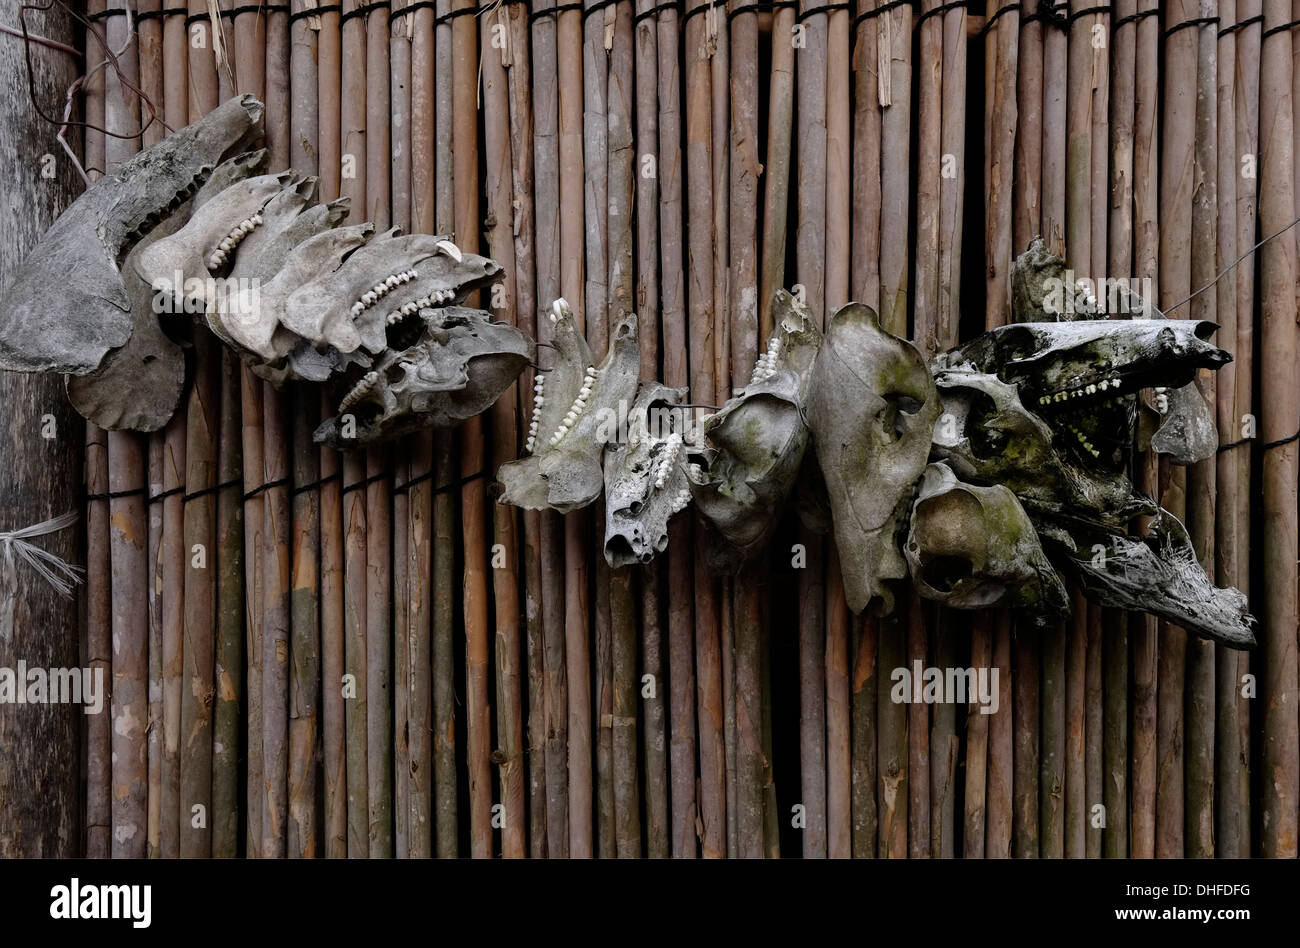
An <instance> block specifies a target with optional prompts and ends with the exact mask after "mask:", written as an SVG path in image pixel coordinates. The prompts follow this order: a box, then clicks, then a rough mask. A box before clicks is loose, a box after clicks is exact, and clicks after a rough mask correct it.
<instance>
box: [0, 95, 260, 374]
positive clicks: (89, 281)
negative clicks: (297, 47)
mask: <svg viewBox="0 0 1300 948" xmlns="http://www.w3.org/2000/svg"><path fill="white" fill-rule="evenodd" d="M263 112H264V109H263V107H262V104H261V103H260V102H258V101H257V100H256V99H255V98H253V97H252V96H247V95H246V96H239V97H236V98H233V99H230V100H229V101H227V102H226V103H225V104H224V105H222V106H220V107H219V108H217V109H215V110H214V111H212V112H210V113H209V114H208V115H207V116H206V117H204V118H203V119H201V120H199V121H198V122H195V123H194V124H192V125H189V126H187V127H186V128H184V129H181V130H180V131H178V132H176V133H175V134H172V135H169V136H167V137H166V138H165V139H163V140H162V141H161V142H159V143H158V144H156V145H154V146H152V147H151V148H148V149H146V150H144V151H142V152H140V153H139V154H137V155H135V156H134V157H132V158H130V159H129V160H127V161H124V162H122V164H120V165H118V166H117V167H116V168H115V169H114V170H113V171H112V172H110V173H109V174H107V175H105V176H104V177H102V178H100V179H99V180H98V181H96V182H95V183H94V184H93V185H91V186H90V187H89V188H87V189H86V191H85V193H84V194H82V195H81V197H79V198H77V200H76V201H74V202H73V203H72V204H71V205H70V206H69V207H68V209H67V210H65V211H64V212H63V213H62V214H61V215H59V217H58V219H57V220H56V221H55V222H54V224H53V225H51V227H50V229H49V230H48V231H46V233H45V236H44V237H42V238H41V240H40V241H39V242H38V243H37V245H36V246H35V247H34V248H33V249H32V251H31V253H30V254H29V255H28V257H27V259H26V261H24V263H23V265H22V267H21V268H20V269H19V270H18V272H17V274H16V275H15V276H14V279H13V281H12V282H11V283H10V284H9V286H8V288H7V289H6V290H5V293H4V297H3V299H2V300H0V312H3V313H4V319H3V320H0V369H13V370H16V371H21V372H63V373H68V374H72V375H83V374H85V373H87V372H90V371H93V370H94V369H96V368H97V367H99V365H100V364H101V363H102V362H103V361H104V357H105V356H106V355H107V354H108V352H109V350H111V349H116V348H119V347H121V346H123V345H125V344H126V343H127V342H128V341H129V339H130V337H131V332H132V327H133V322H132V316H131V310H132V297H131V294H130V291H129V290H128V288H127V286H126V285H125V283H124V281H123V278H122V276H123V275H122V269H121V268H122V263H123V261H124V260H125V258H126V256H127V254H128V253H130V251H131V249H132V248H133V247H134V246H135V245H136V244H137V243H139V241H140V239H141V238H142V237H144V236H145V235H146V234H147V233H149V232H150V231H151V230H153V229H154V228H155V227H156V226H157V225H158V223H159V222H160V221H162V220H163V219H165V218H167V217H168V216H170V215H171V214H173V213H174V212H175V211H177V209H178V208H180V207H181V205H182V204H183V203H185V202H186V201H188V200H189V198H190V197H192V196H193V194H194V193H195V191H197V190H198V188H199V186H200V185H202V184H203V182H204V181H206V180H207V179H208V177H209V176H210V175H211V174H212V172H213V169H214V168H216V166H217V165H219V164H220V163H221V162H222V160H223V159H225V158H227V157H229V156H230V155H234V154H238V153H240V152H243V151H245V150H247V148H248V145H249V144H250V143H251V142H253V141H254V140H256V139H257V138H258V137H259V136H260V135H261V130H262V117H263ZM52 287H57V290H58V297H57V299H56V300H52V299H51V295H52V294H51V288H52ZM52 313H55V314H56V315H57V318H51V314H52Z"/></svg>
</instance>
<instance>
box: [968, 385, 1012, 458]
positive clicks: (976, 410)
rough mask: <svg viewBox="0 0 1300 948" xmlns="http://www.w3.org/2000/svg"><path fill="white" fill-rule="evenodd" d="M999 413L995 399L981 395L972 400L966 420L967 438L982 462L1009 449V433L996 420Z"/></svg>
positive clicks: (972, 450) (972, 449)
mask: <svg viewBox="0 0 1300 948" xmlns="http://www.w3.org/2000/svg"><path fill="white" fill-rule="evenodd" d="M997 413H998V409H997V405H996V404H994V402H993V399H992V398H990V397H989V396H988V395H985V394H984V393H982V392H981V393H980V394H979V395H978V396H976V397H975V398H974V400H972V402H971V405H970V414H969V415H968V416H967V419H966V437H967V438H968V439H969V441H970V448H971V453H972V454H974V455H975V457H977V458H979V459H980V460H981V461H987V460H990V459H992V458H994V457H997V456H1000V455H1001V454H1002V452H1003V451H1005V450H1006V447H1007V440H1008V438H1007V432H1006V429H1005V428H1003V427H1001V426H1000V425H999V424H998V423H997V422H996V421H995V420H994V419H995V416H996V415H997Z"/></svg>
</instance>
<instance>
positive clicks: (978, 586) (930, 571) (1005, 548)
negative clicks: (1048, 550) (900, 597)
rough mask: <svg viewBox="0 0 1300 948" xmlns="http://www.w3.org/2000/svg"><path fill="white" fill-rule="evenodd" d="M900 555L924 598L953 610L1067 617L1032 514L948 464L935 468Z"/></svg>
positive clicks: (1004, 492) (1008, 494) (1005, 491)
mask: <svg viewBox="0 0 1300 948" xmlns="http://www.w3.org/2000/svg"><path fill="white" fill-rule="evenodd" d="M903 550H904V553H905V554H906V555H907V562H908V566H909V567H910V568H911V572H912V582H913V583H914V584H915V585H916V590H917V592H918V593H920V594H921V595H922V596H924V597H925V598H927V599H933V600H936V601H937V602H940V603H943V604H944V605H946V606H950V607H953V608H956V609H986V608H1009V607H1021V608H1025V609H1029V610H1031V611H1033V612H1034V613H1037V614H1038V615H1039V616H1040V617H1042V618H1048V617H1056V616H1061V615H1065V614H1068V612H1069V600H1068V599H1067V597H1066V593H1065V586H1064V585H1063V584H1062V583H1061V578H1060V576H1058V575H1057V573H1056V570H1054V569H1053V568H1052V565H1051V563H1049V562H1048V559H1047V557H1046V555H1045V554H1044V553H1043V548H1042V545H1041V543H1040V542H1039V539H1038V533H1037V532H1036V531H1035V529H1034V525H1033V523H1032V522H1031V521H1030V519H1029V515H1028V514H1026V513H1025V510H1024V508H1023V507H1021V506H1020V502H1019V501H1018V500H1017V499H1016V495H1015V494H1014V493H1012V491H1011V490H1010V488H1007V487H1004V486H1002V485H1000V484H999V485H995V486H993V487H979V486H977V485H973V484H966V483H963V482H962V481H959V480H958V479H957V475H955V474H954V473H953V472H952V469H951V468H950V467H948V466H947V465H946V464H930V465H929V466H928V467H927V468H926V469H925V474H924V476H923V477H922V478H921V488H920V491H919V493H918V494H917V498H916V502H915V503H914V504H913V505H912V518H911V526H910V530H909V532H908V536H907V543H906V544H905V545H904V547H903Z"/></svg>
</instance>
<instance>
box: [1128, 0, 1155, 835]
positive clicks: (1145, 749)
mask: <svg viewBox="0 0 1300 948" xmlns="http://www.w3.org/2000/svg"><path fill="white" fill-rule="evenodd" d="M1156 8H1157V5H1156V4H1154V3H1152V2H1149V0H1139V12H1140V13H1145V12H1146V11H1148V10H1154V9H1156ZM1135 29H1136V30H1137V51H1136V54H1135V58H1136V62H1137V80H1136V88H1135V92H1134V98H1135V104H1134V116H1135V118H1134V144H1133V217H1134V224H1133V234H1134V244H1133V256H1134V270H1135V273H1136V275H1137V277H1138V278H1139V279H1150V280H1152V281H1154V280H1155V279H1156V277H1157V276H1158V266H1159V263H1158V261H1159V248H1160V244H1159V234H1158V232H1157V224H1158V221H1159V191H1158V187H1157V185H1158V182H1159V164H1158V148H1157V142H1156V128H1157V116H1158V114H1159V83H1158V75H1159V73H1158V69H1157V57H1158V56H1159V48H1160V46H1159V44H1160V24H1159V21H1158V19H1157V18H1156V17H1155V16H1153V15H1147V16H1145V17H1144V18H1142V19H1140V20H1138V21H1137V23H1136V24H1135ZM1154 466H1155V455H1154V452H1147V457H1146V459H1145V462H1144V463H1143V466H1142V469H1141V470H1140V471H1139V472H1135V473H1137V474H1138V477H1137V481H1138V487H1139V488H1140V489H1141V490H1143V491H1144V492H1145V493H1146V494H1147V495H1148V496H1155V494H1156V490H1157V483H1156V476H1155V471H1154ZM1132 620H1133V625H1134V626H1135V628H1133V629H1132V633H1131V634H1132V639H1133V702H1132V708H1133V711H1132V714H1133V725H1132V735H1133V736H1132V758H1133V763H1132V769H1131V774H1132V776H1131V779H1132V793H1131V796H1130V798H1129V801H1130V807H1131V823H1130V833H1129V840H1130V855H1132V856H1134V857H1137V858H1146V859H1149V858H1152V857H1154V856H1155V853H1156V844H1155V838H1156V782H1157V776H1156V770H1157V757H1156V752H1157V749H1156V699H1157V694H1156V692H1157V672H1158V668H1157V654H1158V651H1159V644H1158V641H1157V639H1158V629H1157V623H1156V620H1155V619H1154V618H1153V617H1150V616H1145V615H1135V616H1133V617H1132Z"/></svg>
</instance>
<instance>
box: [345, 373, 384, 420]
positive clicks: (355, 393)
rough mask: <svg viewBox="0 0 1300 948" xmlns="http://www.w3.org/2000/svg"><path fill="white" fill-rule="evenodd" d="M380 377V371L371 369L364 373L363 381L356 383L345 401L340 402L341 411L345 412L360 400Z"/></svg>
mask: <svg viewBox="0 0 1300 948" xmlns="http://www.w3.org/2000/svg"><path fill="white" fill-rule="evenodd" d="M378 379H379V373H378V372H374V371H371V372H367V373H366V374H365V375H363V376H362V377H361V381H360V382H358V383H357V384H356V385H354V386H353V387H352V391H350V392H348V393H347V395H345V396H344V397H343V401H341V402H340V403H339V412H340V413H342V412H345V411H347V410H348V409H349V408H351V407H352V406H353V405H355V404H356V403H357V402H359V401H360V400H361V397H362V396H363V395H365V394H366V393H367V392H368V391H370V389H371V388H372V387H373V386H374V384H375V382H376V381H377V380H378Z"/></svg>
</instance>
